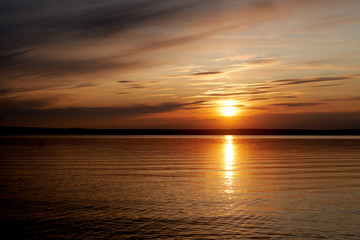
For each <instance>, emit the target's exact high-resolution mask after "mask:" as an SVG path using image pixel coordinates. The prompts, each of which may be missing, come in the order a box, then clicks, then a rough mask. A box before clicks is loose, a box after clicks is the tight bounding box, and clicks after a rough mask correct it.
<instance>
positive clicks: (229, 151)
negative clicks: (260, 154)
mask: <svg viewBox="0 0 360 240" xmlns="http://www.w3.org/2000/svg"><path fill="white" fill-rule="evenodd" d="M225 140H226V142H225V156H224V163H225V185H226V190H225V192H226V193H228V194H232V193H233V192H234V190H233V175H234V171H233V170H234V146H233V136H231V135H227V136H225ZM229 198H231V196H229Z"/></svg>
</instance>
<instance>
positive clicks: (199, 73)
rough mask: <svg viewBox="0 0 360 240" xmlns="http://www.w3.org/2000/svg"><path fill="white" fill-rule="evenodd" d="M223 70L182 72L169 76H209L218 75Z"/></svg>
mask: <svg viewBox="0 0 360 240" xmlns="http://www.w3.org/2000/svg"><path fill="white" fill-rule="evenodd" d="M222 73H223V71H208V72H196V73H190V74H184V75H174V76H171V77H193V76H211V75H218V74H222Z"/></svg>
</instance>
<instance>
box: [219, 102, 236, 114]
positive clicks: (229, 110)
mask: <svg viewBox="0 0 360 240" xmlns="http://www.w3.org/2000/svg"><path fill="white" fill-rule="evenodd" d="M221 110H222V113H223V115H224V116H226V117H230V116H234V115H235V114H236V107H235V106H234V102H233V101H230V100H229V101H224V103H223V107H222V108H221Z"/></svg>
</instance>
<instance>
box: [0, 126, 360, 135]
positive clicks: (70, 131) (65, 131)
mask: <svg viewBox="0 0 360 240" xmlns="http://www.w3.org/2000/svg"><path fill="white" fill-rule="evenodd" d="M0 135H360V129H335V130H306V129H88V128H30V127H0Z"/></svg>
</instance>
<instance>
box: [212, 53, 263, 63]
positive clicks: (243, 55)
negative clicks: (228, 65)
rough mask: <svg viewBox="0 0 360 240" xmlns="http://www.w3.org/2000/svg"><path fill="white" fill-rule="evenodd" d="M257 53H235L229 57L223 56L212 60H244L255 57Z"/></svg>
mask: <svg viewBox="0 0 360 240" xmlns="http://www.w3.org/2000/svg"><path fill="white" fill-rule="evenodd" d="M257 56H258V55H257V54H242V55H236V56H231V57H223V58H217V59H215V60H214V61H215V62H222V61H245V60H249V59H252V58H256V57H257Z"/></svg>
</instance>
